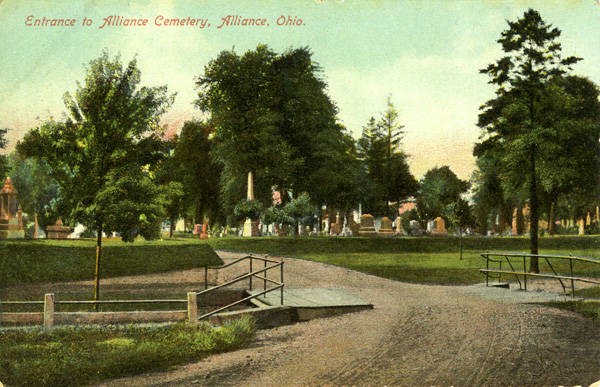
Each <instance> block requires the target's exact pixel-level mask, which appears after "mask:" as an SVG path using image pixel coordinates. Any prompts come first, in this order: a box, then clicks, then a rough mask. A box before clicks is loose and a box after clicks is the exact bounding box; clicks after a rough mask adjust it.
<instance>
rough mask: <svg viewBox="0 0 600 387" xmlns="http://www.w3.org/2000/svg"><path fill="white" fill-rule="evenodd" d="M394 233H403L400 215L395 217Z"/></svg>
mask: <svg viewBox="0 0 600 387" xmlns="http://www.w3.org/2000/svg"><path fill="white" fill-rule="evenodd" d="M396 234H398V235H404V228H402V217H401V216H397V217H396Z"/></svg>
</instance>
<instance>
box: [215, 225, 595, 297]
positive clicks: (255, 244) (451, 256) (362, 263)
mask: <svg viewBox="0 0 600 387" xmlns="http://www.w3.org/2000/svg"><path fill="white" fill-rule="evenodd" d="M209 243H210V244H211V245H212V246H213V247H214V248H215V249H222V250H230V251H244V252H253V253H259V254H271V255H281V256H288V257H296V258H303V259H308V260H313V261H318V262H324V263H329V264H333V265H337V266H343V267H347V268H349V269H353V270H357V271H361V272H364V273H369V274H373V275H377V276H380V277H384V278H389V279H394V280H398V281H405V282H413V283H431V284H445V285H462V284H474V283H478V282H482V281H483V280H484V277H483V275H482V274H481V273H479V269H481V268H482V267H484V266H485V261H484V260H483V259H482V258H481V256H480V253H482V252H486V251H515V252H527V249H528V244H529V241H528V239H526V238H493V237H469V238H463V259H462V260H461V259H460V256H459V239H458V238H455V237H415V238H409V237H407V238H252V239H248V238H223V239H211V240H209ZM540 254H558V255H568V254H573V255H581V256H592V257H600V237H596V236H593V237H590V236H586V237H552V238H550V237H548V238H540ZM552 264H553V266H555V268H556V270H565V269H566V267H567V266H568V263H567V262H566V261H565V262H561V263H560V264H558V263H557V264H555V263H554V262H552ZM577 265H578V266H576V270H579V271H577V272H578V273H581V274H582V273H585V274H586V275H593V276H598V277H600V265H595V266H598V267H595V266H594V265H580V264H577ZM540 266H541V269H542V270H546V269H548V268H547V267H546V264H545V262H543V261H542V262H540ZM548 270H549V269H548Z"/></svg>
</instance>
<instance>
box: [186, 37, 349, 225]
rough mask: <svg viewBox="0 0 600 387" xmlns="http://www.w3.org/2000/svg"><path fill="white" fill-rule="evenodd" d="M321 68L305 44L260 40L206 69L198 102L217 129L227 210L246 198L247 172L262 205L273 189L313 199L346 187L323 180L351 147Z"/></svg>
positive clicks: (222, 196)
mask: <svg viewBox="0 0 600 387" xmlns="http://www.w3.org/2000/svg"><path fill="white" fill-rule="evenodd" d="M319 73H320V68H319V66H318V65H317V64H316V63H315V62H314V61H313V60H312V54H311V52H310V50H309V49H308V48H296V49H290V50H288V51H286V52H284V53H282V54H277V53H275V52H273V51H272V50H271V49H269V48H268V47H267V46H264V45H259V46H258V47H257V48H256V49H255V50H251V51H247V52H246V53H244V54H243V55H238V54H237V53H235V52H233V51H223V52H221V53H220V54H219V55H218V57H217V58H216V59H214V60H212V61H211V62H210V63H209V64H208V65H207V66H206V67H205V69H204V73H203V74H202V75H201V76H200V77H199V78H198V81H197V86H198V89H199V98H198V100H197V105H198V107H199V108H200V109H201V110H203V111H204V112H206V113H210V123H211V125H213V126H214V129H215V131H214V136H215V137H214V138H215V142H216V145H215V147H216V148H215V152H214V153H213V155H214V157H215V158H216V161H217V162H218V163H219V164H220V165H221V167H222V173H221V177H220V199H221V202H222V204H223V208H224V210H225V212H226V213H229V214H231V213H232V212H233V208H234V207H235V204H236V203H238V202H239V200H240V199H242V198H244V197H245V189H246V178H245V177H246V176H247V173H248V172H249V171H251V172H253V175H254V187H255V196H256V198H257V199H258V200H261V201H263V204H264V205H265V206H266V205H268V200H269V198H270V190H271V188H272V187H277V188H278V189H279V190H281V191H283V192H286V191H293V192H307V193H309V195H310V197H311V199H312V200H313V201H315V202H316V203H323V202H326V201H329V200H330V199H331V197H332V196H333V195H335V194H338V193H341V192H332V191H331V190H328V189H324V188H331V187H335V188H343V187H344V184H338V183H336V184H329V181H328V180H327V179H328V178H331V179H332V180H335V178H337V177H339V176H340V175H337V176H336V175H335V173H336V172H335V166H336V165H341V163H343V162H344V161H345V160H346V156H347V155H348V154H349V153H350V152H351V149H350V148H348V147H347V146H346V145H347V141H346V139H347V137H346V136H345V133H344V132H343V128H342V127H341V126H340V125H339V124H338V123H337V122H336V113H337V111H336V107H335V105H334V104H333V102H332V101H331V100H330V99H329V97H328V96H327V94H326V84H325V82H324V81H323V80H322V79H321V77H320V74H319ZM328 171H329V173H327V172H328ZM341 176H344V175H343V174H342V175H341ZM323 178H326V179H325V180H323ZM284 197H286V195H284Z"/></svg>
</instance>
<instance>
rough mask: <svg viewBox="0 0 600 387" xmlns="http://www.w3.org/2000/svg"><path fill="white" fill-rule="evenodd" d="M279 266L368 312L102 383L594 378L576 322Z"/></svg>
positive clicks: (508, 305) (587, 329) (597, 353)
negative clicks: (349, 297) (358, 301)
mask: <svg viewBox="0 0 600 387" xmlns="http://www.w3.org/2000/svg"><path fill="white" fill-rule="evenodd" d="M223 256H224V257H226V258H227V257H231V256H233V255H232V254H224V255H223ZM285 262H286V264H285V265H286V268H285V273H286V286H289V287H297V288H302V287H331V288H344V289H347V290H348V291H350V292H352V293H353V294H355V295H357V296H359V297H361V298H362V299H363V300H365V301H368V302H371V303H373V304H374V306H375V308H374V309H373V310H370V311H364V312H359V313H353V314H347V315H342V316H337V317H332V318H326V319H318V320H313V321H309V322H304V323H299V324H295V325H291V326H284V327H279V328H276V329H271V330H261V331H259V332H258V334H257V338H256V341H255V342H254V343H253V344H252V345H251V347H250V348H247V349H243V350H240V351H236V352H231V353H225V354H221V355H216V356H212V357H210V358H208V359H205V360H203V361H200V362H197V363H192V364H188V365H185V366H181V367H177V368H176V369H173V370H170V371H167V372H160V373H153V374H145V375H139V376H136V377H131V378H124V379H120V380H114V381H111V382H110V383H108V384H109V385H128V386H129V385H214V386H222V385H244V386H248V385H250V386H259V385H260V386H264V385H273V386H275V385H277V386H282V385H381V386H383V385H398V386H432V385H437V386H450V385H454V386H508V385H518V386H526V385H535V386H539V385H589V384H591V383H592V382H595V381H598V380H600V325H598V324H594V323H593V322H592V321H590V320H589V319H586V318H583V317H581V316H579V315H577V314H574V313H570V312H566V311H562V310H558V309H554V308H549V307H543V306H539V305H530V304H521V303H516V302H504V301H498V300H493V299H489V298H483V297H480V296H478V295H477V294H476V292H473V291H472V288H471V287H443V286H425V285H411V284H405V283H401V282H395V281H390V280H385V279H382V278H378V277H374V276H369V275H365V274H361V273H357V272H354V271H350V270H347V269H343V268H339V267H333V266H328V265H324V264H319V263H315V262H308V261H303V260H296V259H286V260H285ZM173 275H181V274H173ZM173 280H176V278H173Z"/></svg>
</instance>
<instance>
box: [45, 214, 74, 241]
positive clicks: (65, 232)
mask: <svg viewBox="0 0 600 387" xmlns="http://www.w3.org/2000/svg"><path fill="white" fill-rule="evenodd" d="M72 232H73V228H71V227H67V226H65V225H63V221H62V219H61V218H58V219H57V220H56V223H54V225H53V226H48V227H46V235H47V237H48V239H67V238H68V237H69V234H71V233H72Z"/></svg>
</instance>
